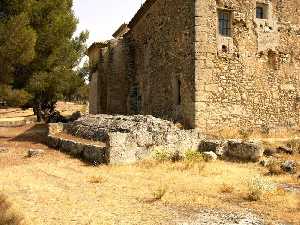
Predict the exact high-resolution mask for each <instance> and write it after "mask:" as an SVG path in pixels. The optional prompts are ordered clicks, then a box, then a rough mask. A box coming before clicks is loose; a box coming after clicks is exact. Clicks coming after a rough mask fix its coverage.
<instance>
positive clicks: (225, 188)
mask: <svg viewBox="0 0 300 225" xmlns="http://www.w3.org/2000/svg"><path fill="white" fill-rule="evenodd" d="M220 191H221V192H222V193H232V192H233V191H234V187H233V186H232V185H229V184H225V183H223V184H222V186H221V189H220Z"/></svg>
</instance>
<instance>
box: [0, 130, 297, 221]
mask: <svg viewBox="0 0 300 225" xmlns="http://www.w3.org/2000/svg"><path fill="white" fill-rule="evenodd" d="M44 136H45V127H44V126H43V125H28V126H25V127H19V128H2V129H1V128H0V147H6V148H8V149H9V152H8V153H0V168H1V176H0V192H3V193H5V194H6V195H7V196H9V198H10V200H11V201H12V202H13V203H14V204H15V205H17V206H18V207H19V208H20V209H21V211H22V213H23V214H24V215H25V217H26V218H27V219H28V220H29V221H31V222H32V224H35V225H37V224H38V225H44V224H45V225H50V224H51V225H53V224H60V225H71V224H78V225H79V224H80V225H82V224H94V225H101V224H107V225H108V224H122V225H123V224H177V222H178V221H185V220H188V219H189V218H190V217H191V216H192V215H193V214H195V213H197V212H199V211H201V208H203V207H204V208H222V209H225V210H228V211H243V210H245V209H251V210H253V211H254V212H256V213H257V214H259V215H262V216H263V217H264V218H266V219H267V220H269V221H274V220H283V221H286V222H290V223H291V224H295V225H296V224H299V218H300V203H299V200H300V195H299V194H296V193H288V192H285V191H284V190H277V189H276V190H272V191H265V188H264V186H268V185H269V184H273V183H276V184H281V183H289V184H293V185H300V182H299V180H297V178H296V176H291V175H281V176H267V175H266V174H267V169H265V168H263V167H260V166H259V165H257V164H252V163H251V164H239V163H230V162H223V161H217V162H211V163H205V162H202V161H199V162H194V163H192V162H188V163H187V162H177V163H171V162H165V163H158V162H154V161H144V162H140V163H137V164H135V165H123V166H102V167H92V166H89V165H86V164H84V163H83V162H81V161H79V160H77V159H72V158H70V157H69V156H66V155H64V154H62V153H60V152H57V151H55V150H53V149H49V148H47V147H46V146H45V145H43V144H42V142H43V140H44ZM29 148H35V149H44V150H46V152H45V154H44V155H42V156H39V157H36V158H30V159H29V158H26V157H25V156H26V154H27V150H28V149H29ZM256 177H257V178H256ZM254 178H255V179H254ZM251 182H252V185H251ZM253 184H254V185H253ZM261 184H262V185H261ZM256 191H258V192H259V193H256ZM260 192H261V193H260ZM253 193H254V194H255V193H256V194H262V195H260V196H259V200H258V201H250V200H249V196H251V195H249V194H253ZM270 224H271V223H270Z"/></svg>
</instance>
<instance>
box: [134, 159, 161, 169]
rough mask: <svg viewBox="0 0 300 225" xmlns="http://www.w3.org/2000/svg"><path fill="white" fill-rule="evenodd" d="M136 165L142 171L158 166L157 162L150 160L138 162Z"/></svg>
mask: <svg viewBox="0 0 300 225" xmlns="http://www.w3.org/2000/svg"><path fill="white" fill-rule="evenodd" d="M136 165H137V166H138V167H140V168H142V169H151V168H154V167H156V166H157V165H158V162H157V161H155V160H151V159H144V160H141V161H138V162H137V164H136Z"/></svg>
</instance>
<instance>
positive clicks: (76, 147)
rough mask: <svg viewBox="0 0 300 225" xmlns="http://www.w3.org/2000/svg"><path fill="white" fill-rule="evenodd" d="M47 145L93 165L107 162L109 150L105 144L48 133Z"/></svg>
mask: <svg viewBox="0 0 300 225" xmlns="http://www.w3.org/2000/svg"><path fill="white" fill-rule="evenodd" d="M48 146H49V147H52V148H54V149H57V150H60V151H62V152H65V153H67V154H70V155H71V156H74V157H76V158H80V159H82V160H84V161H86V162H89V163H92V164H94V165H99V164H108V163H109V151H108V149H107V148H106V146H105V145H100V144H95V143H92V142H91V143H89V144H88V143H87V141H80V140H72V139H71V138H65V137H59V134H56V135H53V134H49V135H48Z"/></svg>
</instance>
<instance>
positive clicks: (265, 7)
mask: <svg viewBox="0 0 300 225" xmlns="http://www.w3.org/2000/svg"><path fill="white" fill-rule="evenodd" d="M258 9H260V10H261V12H260V13H259V14H258ZM255 18H256V19H258V20H267V19H268V18H269V4H265V3H259V2H256V7H255Z"/></svg>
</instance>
